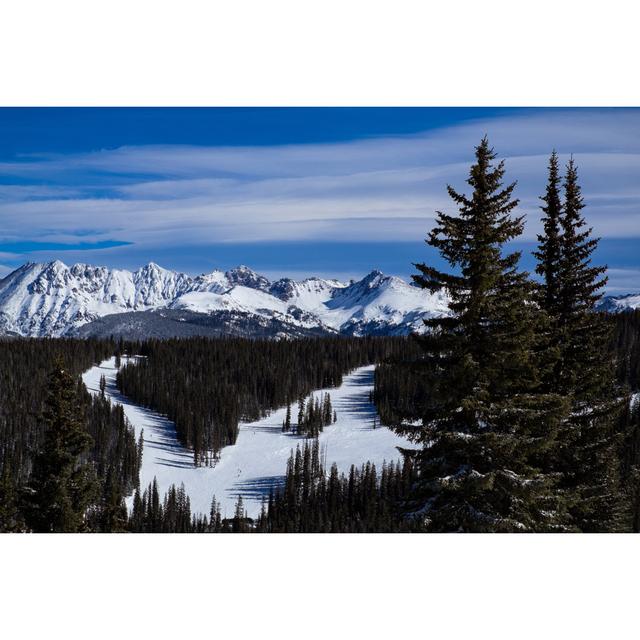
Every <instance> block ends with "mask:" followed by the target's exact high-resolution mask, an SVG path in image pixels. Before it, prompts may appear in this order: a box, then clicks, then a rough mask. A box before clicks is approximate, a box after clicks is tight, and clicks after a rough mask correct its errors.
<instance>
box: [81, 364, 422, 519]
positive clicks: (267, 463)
mask: <svg viewBox="0 0 640 640" xmlns="http://www.w3.org/2000/svg"><path fill="white" fill-rule="evenodd" d="M123 361H124V358H123ZM116 372H117V370H116V367H115V358H111V359H109V360H105V361H104V362H102V363H101V364H100V365H97V366H94V367H92V368H91V369H89V370H88V371H86V372H85V373H84V374H83V376H82V379H83V381H84V383H85V385H86V386H87V389H88V390H89V391H90V392H91V393H99V392H100V391H99V389H100V376H101V375H104V376H105V379H106V382H107V385H106V390H105V395H106V396H107V397H108V398H110V399H111V401H112V402H118V403H120V404H122V406H123V409H124V413H125V415H126V416H127V418H128V420H129V422H131V424H132V426H133V428H134V429H135V432H136V438H137V437H138V436H139V434H140V432H141V431H142V430H143V429H144V448H143V456H142V468H141V470H140V487H141V488H145V487H147V486H148V484H149V483H150V482H152V481H153V479H154V477H155V478H156V479H157V481H158V489H159V491H160V495H161V496H162V495H164V493H165V491H166V490H167V489H168V488H169V487H170V486H171V485H172V484H175V485H178V486H179V485H180V484H181V483H183V484H184V486H185V489H186V492H187V493H188V495H189V497H190V498H191V510H192V512H193V513H205V514H208V513H209V507H210V505H211V497H212V496H213V495H214V494H215V496H216V499H217V500H218V501H219V502H220V503H221V511H222V515H223V517H225V516H228V517H231V516H232V515H233V511H234V506H235V503H236V501H237V499H238V496H239V495H241V496H242V498H243V501H244V504H245V507H246V509H247V513H248V515H249V517H255V516H257V515H258V514H259V512H260V507H261V502H262V498H263V496H265V497H268V495H269V491H270V490H271V488H272V487H277V486H278V485H279V484H280V483H281V482H282V480H283V479H284V474H285V471H286V465H287V460H288V458H289V455H290V454H291V450H292V449H293V450H295V448H296V445H297V444H302V443H303V442H304V437H302V436H297V435H294V434H290V433H286V434H285V433H282V422H283V420H284V418H285V413H286V409H285V408H282V409H278V410H276V411H274V412H272V413H271V414H270V415H269V416H267V417H266V418H262V419H260V420H257V421H255V422H249V423H241V424H240V429H239V434H238V438H237V440H236V444H234V445H231V446H228V447H225V448H224V449H222V451H221V453H220V460H219V461H218V462H217V463H216V465H215V467H194V465H193V455H192V453H191V452H190V451H189V450H188V449H186V448H184V447H183V446H182V445H181V444H180V443H179V442H178V440H177V437H176V431H175V426H174V425H173V423H172V422H170V421H169V420H167V418H165V417H164V416H161V415H159V414H157V413H155V412H153V411H150V410H148V409H145V408H143V407H140V406H138V405H136V404H134V403H132V402H131V401H130V400H129V399H128V398H126V397H125V396H123V395H122V394H121V393H120V392H119V391H118V389H117V388H116V384H115V378H116ZM373 372H374V366H373V365H370V366H366V367H361V368H359V369H356V370H355V371H353V372H352V373H350V374H348V375H346V376H344V378H343V384H342V385H341V386H340V387H339V388H333V389H331V388H329V389H320V390H318V391H317V392H316V393H317V394H323V393H324V392H329V393H330V394H331V402H332V405H333V407H334V409H335V410H336V411H337V417H338V421H337V422H336V423H335V424H332V425H330V426H328V427H325V429H324V431H323V432H322V433H321V434H320V437H319V441H320V447H321V449H322V451H323V455H324V456H325V458H326V461H327V468H329V467H330V466H331V464H332V463H333V462H335V463H336V464H337V465H338V469H339V470H340V471H344V472H348V470H349V468H350V466H351V465H352V464H356V465H360V464H362V463H364V462H366V461H367V460H370V461H371V462H373V463H375V465H376V467H377V468H380V467H381V466H382V463H383V461H385V460H386V461H387V462H389V461H391V460H394V461H395V460H398V459H399V458H400V455H399V452H398V449H397V447H398V446H402V447H406V448H410V447H412V446H413V445H411V444H410V443H409V442H408V441H407V440H406V439H404V438H402V437H400V436H398V435H396V434H395V433H393V432H392V431H390V430H389V429H387V428H386V427H381V426H378V427H377V428H374V418H376V422H377V423H379V418H377V413H376V410H375V407H374V406H373V405H372V404H371V403H370V402H369V392H370V391H371V390H372V389H373ZM292 414H293V418H294V420H295V416H296V415H297V406H296V405H294V406H292ZM132 501H133V498H132V496H130V497H129V498H128V499H127V506H128V507H131V503H132Z"/></svg>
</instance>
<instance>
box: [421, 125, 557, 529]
mask: <svg viewBox="0 0 640 640" xmlns="http://www.w3.org/2000/svg"><path fill="white" fill-rule="evenodd" d="M495 157H496V155H495V153H494V152H493V150H492V149H491V148H490V147H489V143H488V140H487V138H486V137H485V138H484V139H483V140H482V141H481V143H480V144H479V146H478V147H477V148H476V162H475V164H474V165H473V166H472V167H471V170H470V175H469V179H468V184H469V185H470V186H471V187H472V189H473V194H472V196H471V197H467V196H465V195H463V194H460V193H458V192H457V191H455V190H454V189H453V188H452V187H448V193H449V195H450V197H451V198H452V199H453V200H454V202H455V203H456V205H457V206H458V207H459V215H457V216H451V215H447V214H444V213H442V212H438V214H437V221H436V226H435V228H434V229H433V230H432V231H431V232H430V234H429V237H428V239H427V243H428V244H429V245H431V246H432V247H434V248H436V249H438V250H439V251H440V254H441V255H442V257H443V258H444V259H445V260H446V261H447V262H449V263H450V265H451V266H452V267H453V269H454V273H446V272H442V271H440V270H438V269H436V268H434V267H430V266H427V265H425V264H419V265H416V267H417V269H418V270H419V272H420V273H419V275H415V276H414V277H413V279H414V281H415V282H416V284H417V285H418V286H420V287H422V288H425V289H428V290H430V291H439V290H443V289H444V290H446V291H447V292H448V294H449V296H450V309H451V312H452V314H451V316H449V317H446V318H434V319H429V320H425V324H426V326H427V327H428V329H429V331H428V332H427V334H426V335H424V336H423V337H421V338H419V341H420V344H421V346H422V348H423V350H424V358H423V360H422V364H421V367H422V369H423V374H424V376H425V378H426V380H427V381H428V383H429V392H430V393H429V401H428V403H427V404H426V406H425V407H424V408H423V410H422V414H423V415H422V422H423V428H422V429H421V430H419V432H418V433H416V431H415V429H413V430H412V431H410V432H409V434H410V435H412V437H413V439H414V440H416V441H418V442H421V443H422V444H423V448H422V450H420V451H419V452H418V453H417V454H416V457H417V463H418V472H419V481H418V487H417V491H416V496H415V504H414V511H415V517H419V518H421V519H422V522H423V525H424V527H425V528H426V529H427V530H431V531H540V530H555V529H557V528H563V527H564V526H565V525H566V519H565V515H564V512H563V505H562V504H561V503H560V502H559V501H558V499H557V497H556V492H555V487H554V485H555V477H554V476H552V475H551V474H549V475H546V474H544V473H542V471H541V469H540V468H539V464H538V458H540V457H542V456H543V454H544V451H545V449H547V448H548V447H551V446H552V445H553V443H554V439H555V434H556V432H557V429H558V425H559V422H560V420H561V417H562V415H563V413H564V411H565V403H564V402H563V400H562V399H561V398H560V397H558V396H557V395H553V394H542V393H539V392H538V390H537V386H538V384H539V381H538V368H539V366H538V361H537V355H536V326H537V325H538V324H539V322H541V318H540V313H539V312H538V311H537V309H536V307H535V306H534V305H531V304H530V299H531V296H532V293H533V284H532V283H531V281H530V280H529V278H528V274H526V273H525V272H521V271H519V270H518V262H519V258H520V254H519V252H514V253H510V254H507V255H504V254H503V250H502V249H503V245H504V244H505V243H507V242H508V241H510V240H512V239H514V238H516V237H518V236H519V235H520V234H521V233H522V229H523V218H522V217H512V215H511V214H512V212H513V210H514V209H515V208H516V206H517V204H518V201H517V200H516V199H514V198H513V195H512V194H513V190H514V188H515V183H513V184H510V185H508V186H506V187H503V177H504V173H505V170H504V163H503V162H500V163H499V164H498V165H497V166H496V165H494V164H493V161H494V160H495Z"/></svg>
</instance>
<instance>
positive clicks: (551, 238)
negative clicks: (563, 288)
mask: <svg viewBox="0 0 640 640" xmlns="http://www.w3.org/2000/svg"><path fill="white" fill-rule="evenodd" d="M560 183H561V179H560V173H559V168H558V154H557V153H556V152H555V151H554V152H553V153H552V154H551V158H549V178H548V182H547V189H546V192H545V195H544V196H542V197H541V198H540V199H541V200H542V201H543V202H544V206H543V207H542V211H543V213H544V215H543V218H542V221H543V229H544V233H543V234H541V235H540V234H539V235H538V250H537V251H535V252H534V254H533V255H534V256H535V257H536V258H537V260H538V264H537V265H536V273H537V274H538V275H540V276H541V277H542V282H541V284H540V296H539V297H540V302H541V304H542V307H543V308H544V309H545V310H546V311H547V313H548V314H549V315H550V316H552V317H556V316H557V315H558V312H559V304H560V259H561V249H562V244H561V243H562V228H561V225H562V202H561V197H560Z"/></svg>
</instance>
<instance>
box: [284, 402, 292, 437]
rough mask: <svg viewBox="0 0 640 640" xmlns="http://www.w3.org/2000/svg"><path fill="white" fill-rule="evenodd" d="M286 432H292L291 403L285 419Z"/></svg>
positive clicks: (288, 403) (288, 404)
mask: <svg viewBox="0 0 640 640" xmlns="http://www.w3.org/2000/svg"><path fill="white" fill-rule="evenodd" d="M284 427H285V428H284V430H285V431H287V432H288V431H291V403H290V402H287V415H286V417H285V419H284Z"/></svg>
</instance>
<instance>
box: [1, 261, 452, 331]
mask: <svg viewBox="0 0 640 640" xmlns="http://www.w3.org/2000/svg"><path fill="white" fill-rule="evenodd" d="M159 310H166V313H165V315H164V316H162V317H163V318H165V320H166V318H167V317H171V318H172V319H173V320H175V321H176V322H175V323H174V324H177V322H178V321H179V320H182V321H187V320H186V319H187V318H188V321H189V322H190V323H192V324H193V322H194V317H195V318H196V319H197V320H198V322H202V323H203V325H204V324H207V325H208V326H209V327H211V324H212V322H214V323H216V327H217V329H216V330H220V331H222V330H223V328H224V326H225V325H224V323H225V322H227V323H228V322H230V320H229V319H232V320H233V323H234V324H235V326H237V325H238V321H239V319H244V320H243V321H242V326H252V327H257V326H259V327H262V330H263V331H265V330H266V329H265V328H268V327H278V331H277V333H278V335H279V336H282V335H307V334H309V335H317V334H318V333H327V334H338V333H343V334H349V335H365V334H403V333H409V332H410V331H413V330H420V329H421V327H422V321H421V320H422V318H423V317H425V316H433V315H443V314H446V313H447V300H446V298H445V297H444V296H443V295H441V294H429V293H427V292H425V291H423V290H421V289H418V288H416V287H413V286H411V285H409V284H407V283H406V282H405V281H404V280H401V279H400V278H397V277H393V276H385V275H384V274H382V273H381V272H379V271H373V272H371V273H370V274H369V275H367V276H366V277H365V278H363V279H362V280H359V281H357V282H355V281H352V282H350V283H343V282H339V281H337V280H328V279H322V278H308V279H306V280H301V281H295V280H292V279H290V278H283V279H280V280H277V281H275V282H270V281H269V280H268V279H267V278H265V277H264V276H262V275H260V274H257V273H255V272H254V271H252V270H251V269H249V268H248V267H245V266H240V267H237V268H236V269H231V270H230V271H226V272H222V271H213V272H212V273H209V274H202V275H199V276H196V277H192V276H189V275H187V274H184V273H179V272H176V271H170V270H167V269H163V268H161V267H159V266H158V265H156V264H154V263H150V264H148V265H146V266H144V267H142V268H140V269H138V270H137V271H133V272H132V271H127V270H124V269H108V268H106V267H94V266H91V265H86V264H75V265H73V266H71V267H68V266H66V265H65V264H63V263H62V262H60V261H58V260H56V261H54V262H50V263H46V264H36V263H28V264H25V265H23V266H22V267H20V268H19V269H16V271H14V272H13V273H10V274H9V275H8V276H6V277H5V278H4V279H3V280H0V334H2V333H5V334H14V335H21V336H34V337H35V336H64V335H74V334H76V333H79V334H81V335H92V331H93V329H92V327H93V325H92V323H94V322H95V323H96V327H98V326H99V327H101V329H100V331H101V332H102V333H104V332H106V331H108V330H109V322H107V321H106V320H105V318H106V319H107V320H108V317H109V316H112V315H113V317H114V319H115V318H116V316H115V315H114V314H117V318H118V326H120V327H122V326H131V322H130V321H128V320H127V317H128V316H127V314H139V315H137V316H135V322H136V326H137V325H140V324H141V323H143V324H144V323H147V322H151V321H152V319H154V318H156V319H157V318H159V317H160V316H159V315H158V314H155V313H141V312H154V311H159ZM180 313H183V314H184V315H185V318H180V317H179V316H180ZM123 314H124V315H123ZM201 316H206V317H207V318H206V319H204V318H201ZM212 318H213V320H212ZM248 319H250V322H249V323H248V324H247V322H246V321H247V320H248ZM98 320H100V322H98ZM80 327H83V329H82V331H79V329H80ZM96 331H97V329H96ZM107 335H108V334H107Z"/></svg>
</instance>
